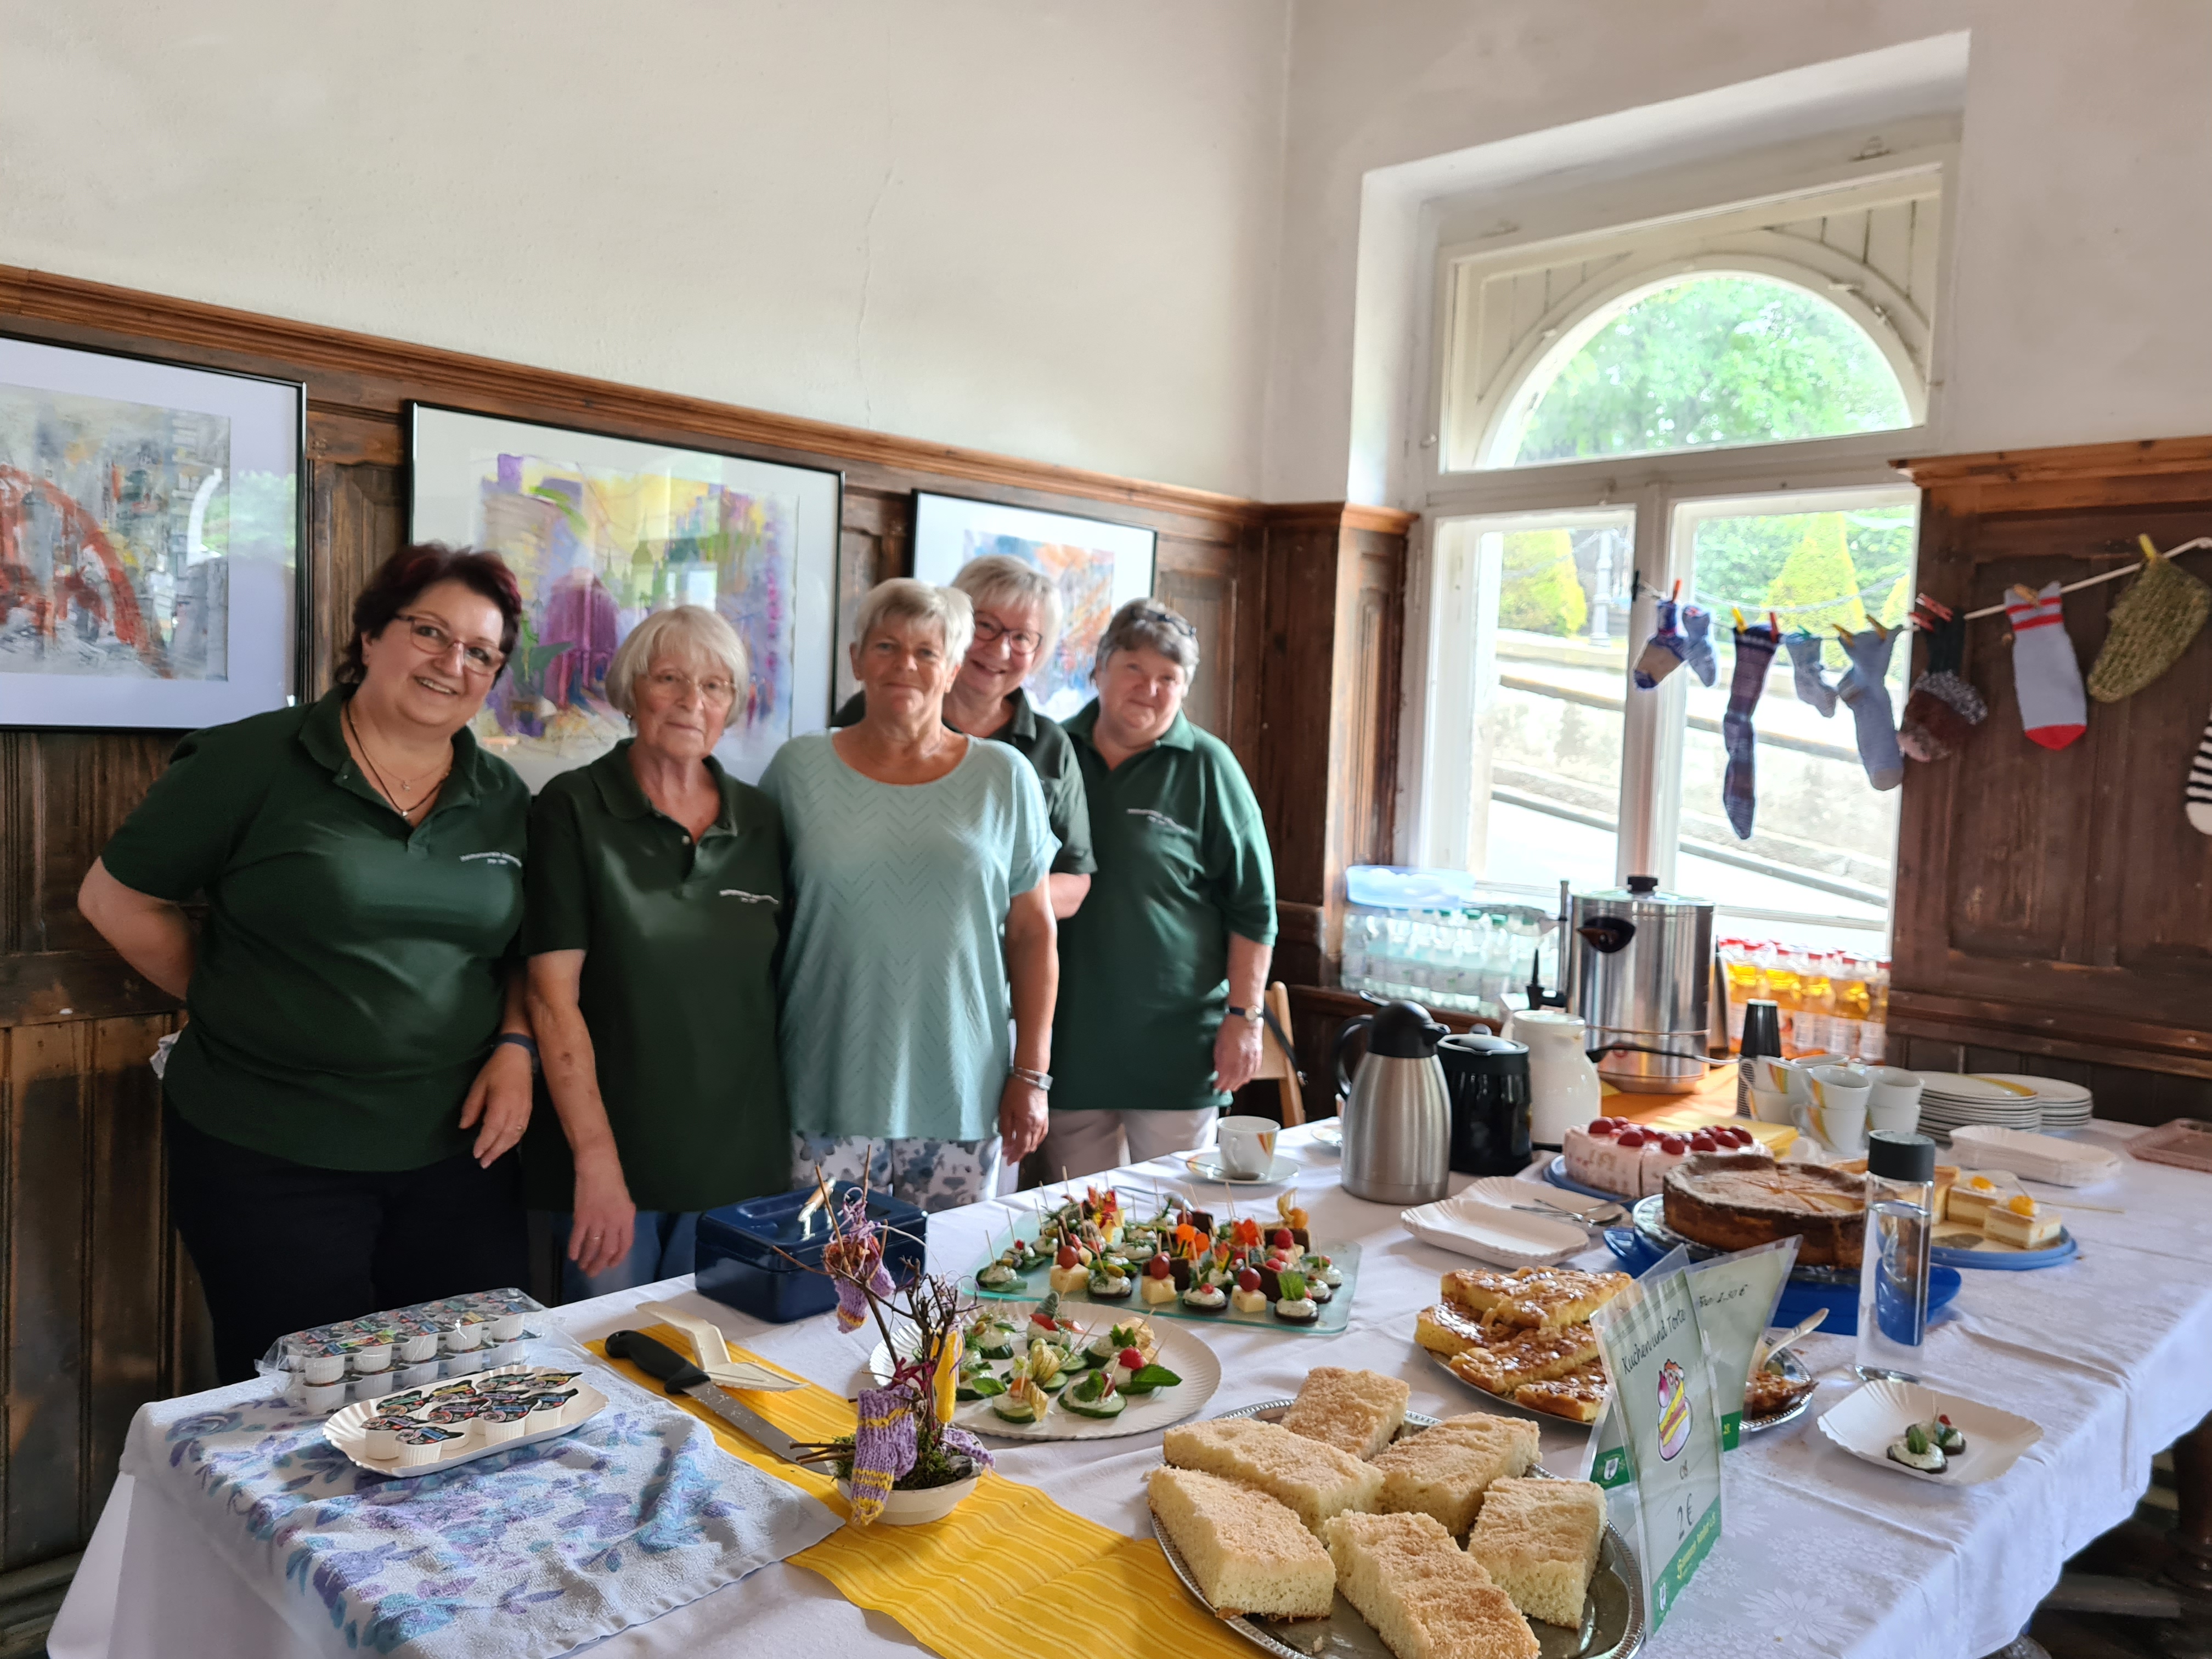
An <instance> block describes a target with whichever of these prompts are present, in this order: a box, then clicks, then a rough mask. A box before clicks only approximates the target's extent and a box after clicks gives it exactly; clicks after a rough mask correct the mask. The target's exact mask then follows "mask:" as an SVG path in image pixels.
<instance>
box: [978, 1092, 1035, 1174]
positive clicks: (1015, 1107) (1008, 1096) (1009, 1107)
mask: <svg viewBox="0 0 2212 1659" xmlns="http://www.w3.org/2000/svg"><path fill="white" fill-rule="evenodd" d="M1048 1107H1049V1103H1048V1101H1047V1100H1046V1099H1045V1092H1044V1091H1043V1090H1042V1089H1040V1088H1038V1087H1037V1086H1036V1084H1034V1083H1028V1082H1024V1080H1023V1079H1020V1078H1018V1077H1010V1078H1008V1079H1006V1087H1005V1088H1003V1089H1001V1090H1000V1091H999V1138H1000V1140H1001V1141H1002V1142H1003V1143H1004V1145H1003V1146H1001V1147H1000V1152H1001V1153H1002V1154H1003V1156H1004V1157H1005V1158H1006V1162H1007V1163H1009V1164H1018V1163H1020V1162H1021V1161H1022V1159H1023V1158H1026V1157H1028V1156H1029V1154H1030V1153H1031V1152H1035V1151H1036V1149H1037V1148H1038V1147H1040V1146H1043V1145H1044V1132H1045V1129H1046V1127H1047V1125H1048V1122H1049V1121H1050V1117H1051V1113H1050V1111H1049V1109H1048ZM981 1196H982V1197H984V1198H991V1197H994V1196H995V1194H991V1193H984V1194H981Z"/></svg>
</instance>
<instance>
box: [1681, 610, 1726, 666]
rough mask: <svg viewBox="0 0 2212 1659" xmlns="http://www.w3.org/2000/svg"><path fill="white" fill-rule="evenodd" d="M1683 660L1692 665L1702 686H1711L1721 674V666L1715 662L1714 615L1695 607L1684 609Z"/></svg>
mask: <svg viewBox="0 0 2212 1659" xmlns="http://www.w3.org/2000/svg"><path fill="white" fill-rule="evenodd" d="M1682 639H1683V647H1682V660H1683V661H1685V662H1686V663H1688V664H1689V665H1690V671H1691V672H1692V674H1695V675H1696V676H1697V677H1698V684H1700V685H1711V684H1712V683H1713V679H1714V677H1715V676H1716V675H1717V674H1718V673H1719V672H1720V665H1719V664H1718V663H1717V662H1715V661H1714V660H1713V614H1712V612H1711V611H1703V610H1700V609H1699V607H1698V606H1696V605H1684V606H1683V607H1682Z"/></svg>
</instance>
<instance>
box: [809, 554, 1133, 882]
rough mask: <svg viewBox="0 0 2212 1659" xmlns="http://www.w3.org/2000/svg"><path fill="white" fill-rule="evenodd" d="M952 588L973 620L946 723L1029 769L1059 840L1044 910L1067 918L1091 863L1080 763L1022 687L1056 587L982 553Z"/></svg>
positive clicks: (858, 698) (1047, 626)
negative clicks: (1011, 753) (997, 746)
mask: <svg viewBox="0 0 2212 1659" xmlns="http://www.w3.org/2000/svg"><path fill="white" fill-rule="evenodd" d="M952 585H953V586H955V587H957V588H958V589H959V590H960V591H961V592H963V593H965V594H966V595H967V596H968V602H969V605H970V606H971V607H973V609H974V611H975V630H974V632H973V633H972V634H971V635H969V641H968V649H967V651H966V652H965V653H963V655H962V658H961V661H960V671H959V673H958V674H957V675H956V676H955V677H954V678H953V681H952V685H951V689H950V690H947V691H946V692H945V724H946V725H947V726H951V728H952V729H953V730H954V731H956V732H966V733H967V734H968V735H969V737H971V738H992V739H993V740H994V741H995V742H999V743H1003V744H1006V745H1007V746H1008V747H1010V748H1012V749H1013V750H1016V751H1018V753H1019V754H1020V755H1021V757H1022V758H1023V759H1024V760H1026V761H1027V762H1029V763H1030V767H1031V769H1034V770H1035V771H1036V775H1037V782H1038V783H1039V784H1041V785H1042V786H1043V788H1044V811H1045V818H1046V821H1047V822H1048V823H1049V824H1050V825H1051V826H1052V833H1053V837H1054V840H1056V841H1058V842H1060V851H1059V852H1058V853H1056V854H1054V855H1053V860H1052V876H1051V891H1052V913H1053V915H1055V916H1058V917H1061V918H1063V919H1064V918H1066V917H1068V916H1072V915H1074V914H1075V911H1076V907H1077V906H1079V905H1080V904H1081V903H1082V902H1083V896H1084V895H1085V893H1087V892H1089V891H1090V890H1091V872H1093V871H1094V870H1096V869H1097V867H1098V860H1096V859H1095V858H1093V857H1092V856H1091V812H1090V809H1089V807H1088V806H1087V805H1085V801H1084V798H1083V769H1082V768H1081V767H1079V766H1078V765H1077V764H1076V763H1075V750H1074V749H1073V746H1072V745H1070V744H1069V743H1068V741H1067V733H1066V732H1065V731H1063V730H1062V729H1061V728H1060V722H1059V721H1057V720H1053V719H1051V718H1050V717H1049V716H1048V715H1046V714H1041V713H1040V712H1038V709H1037V708H1036V704H1034V703H1033V702H1030V695H1029V693H1028V692H1027V691H1025V690H1023V689H1022V683H1023V682H1024V680H1026V679H1028V678H1029V677H1030V675H1031V674H1032V673H1034V672H1036V666H1037V665H1038V664H1039V663H1041V662H1043V661H1045V660H1047V659H1048V658H1050V656H1051V655H1052V652H1053V647H1054V644H1055V643H1057V642H1058V641H1059V639H1060V584H1059V583H1058V582H1056V581H1054V580H1053V578H1052V576H1051V575H1050V574H1049V573H1048V572H1046V571H1042V570H1040V569H1038V568H1036V566H1035V565H1033V564H1027V563H1024V562H1023V561H1021V560H1020V559H1018V558H1015V557H1013V556H1012V555H1011V554H1006V553H987V554H985V555H983V556H982V557H981V558H978V559H970V560H969V561H968V562H967V563H965V564H963V565H962V566H961V567H960V574H958V575H957V576H955V577H953V579H952ZM867 706H868V698H867V693H866V692H865V691H856V692H854V694H853V695H852V696H850V697H848V698H847V699H846V701H845V705H844V707H843V708H840V709H839V710H838V711H837V715H836V720H833V721H832V722H831V724H832V725H836V726H857V725H858V724H859V723H860V720H861V718H862V717H863V716H864V715H865V714H866V713H867Z"/></svg>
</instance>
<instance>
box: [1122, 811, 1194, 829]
mask: <svg viewBox="0 0 2212 1659" xmlns="http://www.w3.org/2000/svg"><path fill="white" fill-rule="evenodd" d="M1129 816H1130V817H1133V818H1150V819H1151V820H1152V822H1153V823H1157V824H1158V825H1159V826H1160V828H1161V829H1172V830H1174V831H1176V834H1178V835H1184V836H1188V835H1189V834H1190V833H1191V832H1190V830H1188V829H1186V828H1185V827H1184V826H1183V825H1182V824H1180V823H1176V821H1175V820H1174V819H1173V818H1171V817H1169V816H1168V815H1167V814H1166V813H1164V812H1155V811H1152V808H1151V807H1149V806H1132V807H1131V808H1129Z"/></svg>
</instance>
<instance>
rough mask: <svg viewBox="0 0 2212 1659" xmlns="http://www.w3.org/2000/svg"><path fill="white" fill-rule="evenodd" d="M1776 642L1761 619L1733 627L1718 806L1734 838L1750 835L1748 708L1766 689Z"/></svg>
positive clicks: (1754, 786)
mask: <svg viewBox="0 0 2212 1659" xmlns="http://www.w3.org/2000/svg"><path fill="white" fill-rule="evenodd" d="M1776 644H1777V641H1776V640H1775V637H1774V630H1773V629H1771V628H1769V627H1768V626H1766V624H1765V623H1753V624H1752V625H1751V626H1750V627H1749V628H1739V629H1736V630H1735V674H1734V675H1733V676H1731V677H1730V678H1729V701H1728V713H1726V714H1723V715H1722V716H1721V742H1722V744H1723V745H1724V746H1725V747H1726V748H1727V750H1728V770H1727V772H1726V773H1724V774H1723V775H1722V778H1721V806H1722V810H1723V811H1726V812H1727V814H1728V821H1729V829H1733V830H1735V834H1736V839H1737V840H1738V841H1749V840H1750V839H1751V823H1752V817H1753V814H1754V813H1755V812H1756V811H1758V808H1759V793H1758V777H1757V773H1756V768H1755V766H1754V764H1753V750H1754V749H1755V748H1756V746H1757V744H1758V742H1759V733H1758V732H1757V731H1756V730H1754V729H1753V726H1752V723H1751V711H1752V710H1753V709H1754V708H1758V707H1759V693H1760V692H1762V691H1764V690H1765V689H1766V667H1767V665H1768V664H1769V663H1771V662H1772V661H1773V660H1774V651H1775V646H1776Z"/></svg>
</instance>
